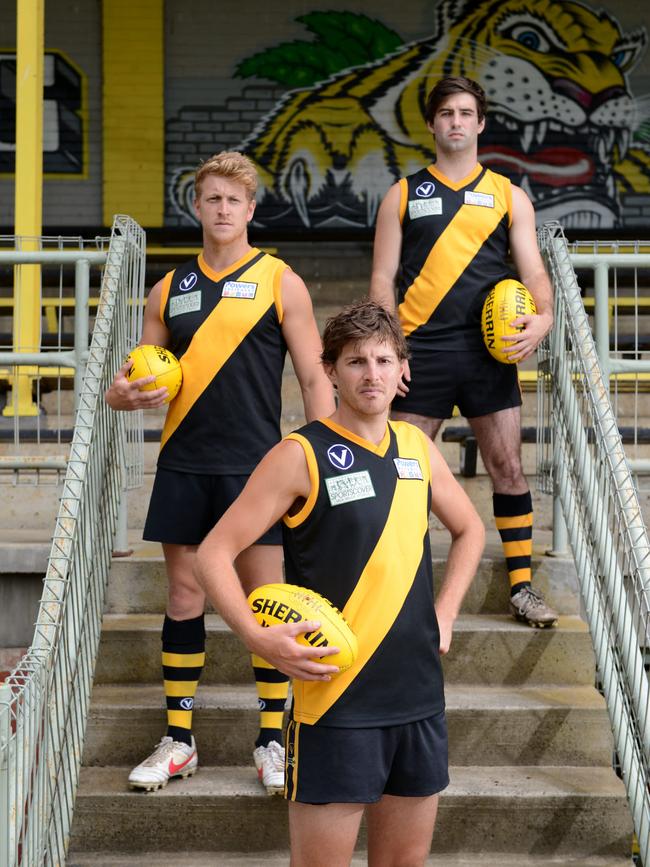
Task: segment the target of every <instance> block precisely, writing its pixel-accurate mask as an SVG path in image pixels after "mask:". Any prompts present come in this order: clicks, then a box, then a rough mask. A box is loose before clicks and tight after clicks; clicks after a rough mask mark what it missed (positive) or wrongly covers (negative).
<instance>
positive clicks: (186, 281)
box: [178, 271, 199, 292]
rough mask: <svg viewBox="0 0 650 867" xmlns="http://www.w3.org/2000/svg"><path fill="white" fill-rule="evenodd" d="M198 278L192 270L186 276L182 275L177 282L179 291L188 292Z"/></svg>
mask: <svg viewBox="0 0 650 867" xmlns="http://www.w3.org/2000/svg"><path fill="white" fill-rule="evenodd" d="M198 279H199V278H198V277H197V276H196V274H195V273H194V271H192V273H191V274H188V275H187V277H183V279H182V280H181V282H180V283H179V284H178V288H179V289H180V290H181V292H189V291H190V289H191V288H192V287H193V286H196V281H197V280H198Z"/></svg>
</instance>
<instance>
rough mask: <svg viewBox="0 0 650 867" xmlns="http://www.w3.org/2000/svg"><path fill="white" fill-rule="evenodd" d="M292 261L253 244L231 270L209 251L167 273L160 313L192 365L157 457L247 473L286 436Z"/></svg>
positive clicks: (184, 465)
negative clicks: (285, 281) (210, 259)
mask: <svg viewBox="0 0 650 867" xmlns="http://www.w3.org/2000/svg"><path fill="white" fill-rule="evenodd" d="M286 267H287V266H286V265H285V263H284V262H282V261H281V260H280V259H276V258H275V257H273V256H269V255H268V254H267V253H262V252H261V251H260V250H257V249H255V248H253V249H252V250H250V251H249V252H248V253H247V254H246V255H245V256H243V257H242V258H241V259H240V260H239V261H237V262H235V263H234V264H233V265H231V266H230V267H229V268H228V269H227V271H221V272H219V273H217V272H215V271H213V270H212V269H211V268H210V267H209V266H208V265H207V263H206V262H205V260H204V258H203V255H202V254H201V255H199V257H198V258H197V259H193V260H192V261H190V262H187V263H186V264H184V265H182V266H180V267H179V268H177V269H176V270H175V271H171V272H170V273H169V274H167V276H166V277H165V279H164V284H163V292H162V298H161V304H160V316H161V319H162V321H163V322H164V324H165V325H166V327H167V329H168V330H169V333H170V335H171V340H170V345H169V349H171V351H172V352H173V353H174V355H176V356H177V357H178V358H179V359H180V361H181V366H182V369H183V384H182V387H181V390H180V391H179V393H178V396H177V397H176V398H175V399H174V400H173V401H172V402H171V403H170V405H169V410H168V412H167V417H166V419H165V426H164V428H163V433H162V439H161V449H160V455H159V457H158V466H161V467H165V468H167V469H171V470H180V471H182V472H183V471H184V472H191V473H210V474H216V475H220V474H236V475H239V474H246V473H250V472H252V470H253V469H254V468H255V466H256V465H257V464H258V463H259V461H260V459H261V458H262V457H263V456H264V455H265V454H266V452H267V451H268V450H269V449H270V448H272V446H274V445H275V444H276V443H277V442H278V441H279V440H280V438H281V433H280V412H281V397H280V392H281V385H282V370H283V367H284V360H285V355H286V344H285V341H284V338H283V336H282V329H281V323H282V315H283V312H282V295H281V286H280V284H281V279H282V274H283V272H284V270H285V268H286Z"/></svg>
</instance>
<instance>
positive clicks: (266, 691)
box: [257, 680, 287, 702]
mask: <svg viewBox="0 0 650 867" xmlns="http://www.w3.org/2000/svg"><path fill="white" fill-rule="evenodd" d="M257 695H258V696H259V698H263V699H264V700H265V701H268V700H269V699H273V698H277V699H282V702H285V701H286V700H287V684H286V683H264V682H262V681H259V680H258V681H257Z"/></svg>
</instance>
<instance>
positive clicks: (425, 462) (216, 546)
mask: <svg viewBox="0 0 650 867" xmlns="http://www.w3.org/2000/svg"><path fill="white" fill-rule="evenodd" d="M406 355H407V349H406V343H405V341H404V336H403V334H402V332H401V328H400V325H399V322H398V321H397V319H396V318H395V316H393V315H392V314H391V313H389V312H388V311H387V310H386V309H385V308H383V307H381V306H380V305H378V304H375V303H373V302H364V303H360V304H357V305H353V306H350V307H348V308H345V309H344V310H342V311H341V312H340V313H339V314H338V315H336V316H334V317H332V319H330V320H329V321H328V322H327V325H326V327H325V331H324V333H323V355H322V358H323V366H324V368H325V371H326V373H327V375H328V377H329V378H330V380H331V382H332V384H333V385H334V387H335V388H336V390H337V393H338V405H337V408H336V411H335V412H334V413H332V414H331V415H329V416H328V417H324V418H320V419H317V420H315V421H313V422H311V423H310V424H308V425H305V426H304V427H302V428H300V429H299V430H298V431H295V432H294V433H292V434H289V436H287V437H285V439H284V440H283V441H282V442H281V443H280V444H279V445H277V446H276V447H275V448H274V449H272V450H271V451H270V452H269V454H268V455H267V456H266V457H265V458H264V459H263V460H262V461H261V463H260V464H259V466H258V467H257V469H256V470H255V472H254V473H253V474H252V476H251V477H250V479H249V481H248V484H247V485H246V487H245V488H244V490H243V492H242V493H241V495H240V496H239V497H238V499H237V500H236V501H235V503H233V505H232V506H231V507H230V509H229V510H228V511H227V512H226V514H225V515H224V516H223V518H222V519H221V520H220V521H219V523H218V524H217V525H216V527H215V528H214V529H213V530H212V532H211V533H209V535H208V536H207V537H206V539H205V541H204V542H203V544H202V545H201V547H200V548H199V551H198V554H197V577H198V579H199V581H200V583H201V585H202V586H203V588H204V590H205V592H206V593H207V595H208V597H209V598H210V599H211V600H212V602H213V603H214V605H215V607H216V608H217V610H218V611H219V612H220V613H221V615H222V616H223V618H224V619H225V620H226V622H227V623H228V624H229V625H230V626H231V627H232V629H233V630H234V631H235V632H237V633H238V635H239V636H240V637H241V638H242V640H243V641H244V643H245V644H246V646H247V647H248V649H249V650H250V651H251V652H253V653H255V654H257V655H259V656H261V657H262V658H264V659H267V660H268V661H269V662H271V663H272V664H273V665H274V666H275V667H276V668H278V669H279V670H280V671H284V672H285V673H286V674H288V675H290V676H291V677H292V678H294V685H293V698H294V700H293V706H292V709H291V719H290V722H289V727H288V731H287V781H286V788H285V797H286V798H287V800H288V801H289V830H290V836H291V864H292V865H293V867H344V865H349V863H350V860H351V858H352V854H353V851H354V845H355V841H356V838H357V834H358V831H359V825H360V822H361V818H362V816H363V814H364V812H365V814H366V824H367V829H368V864H369V865H370V867H388V865H395V864H409V865H413V867H416V865H424V864H425V863H426V860H427V857H428V854H429V850H430V847H431V836H432V834H433V828H434V823H435V818H436V811H437V806H438V793H439V792H440V791H442V789H444V788H445V787H446V786H447V783H448V769H447V728H446V721H445V710H444V694H443V683H442V671H441V665H440V658H439V656H440V654H444V653H446V652H447V650H448V649H449V646H450V643H451V641H452V632H453V625H454V622H455V620H456V617H457V616H458V612H459V610H460V604H461V601H462V599H463V596H464V594H465V592H466V591H467V588H468V586H469V584H470V582H471V580H472V578H473V576H474V573H475V571H476V567H477V565H478V563H479V560H480V557H481V552H482V550H483V542H484V528H483V525H482V523H481V520H480V518H479V516H478V515H477V513H476V510H475V509H474V507H473V506H472V504H471V502H470V501H469V499H468V497H467V495H466V494H465V492H464V491H463V489H462V488H461V487H460V485H459V484H458V482H457V481H456V480H455V479H454V477H453V475H452V474H451V472H450V470H449V468H448V466H447V464H446V463H445V461H444V460H443V458H442V456H441V455H440V452H439V451H438V449H437V448H436V447H435V446H434V444H433V443H432V442H431V440H430V439H429V438H428V437H427V436H425V434H424V433H423V432H422V431H421V430H419V429H418V428H416V427H415V426H413V425H410V424H406V423H404V422H401V421H400V422H393V421H390V422H389V421H388V412H389V409H390V403H391V401H392V399H393V397H394V395H395V391H396V389H397V384H398V382H399V381H400V380H401V377H402V373H403V370H404V363H405V361H406ZM430 511H431V512H433V513H434V514H435V515H436V516H437V517H438V518H439V519H440V521H441V523H442V524H443V525H444V526H445V527H446V528H447V529H448V531H449V533H450V539H451V544H450V547H449V553H448V557H447V560H446V565H445V572H444V575H443V578H442V581H441V582H440V586H439V588H438V592H437V595H436V598H435V600H434V595H433V576H432V566H431V551H430V547H429V512H430ZM279 518H282V520H283V534H284V535H283V544H284V554H285V569H286V577H287V581H288V582H290V583H293V584H300V585H302V586H304V587H308V588H310V589H311V590H315V591H316V592H318V593H321V594H322V595H324V596H326V597H327V598H328V599H330V601H331V602H333V604H334V605H335V606H336V607H337V608H339V609H340V610H341V611H342V612H343V616H344V617H345V618H346V620H347V621H348V623H349V624H350V627H351V628H352V630H353V631H354V633H355V634H356V636H357V641H358V647H359V650H358V654H357V658H356V659H355V661H354V663H353V664H352V666H351V667H350V668H348V669H346V670H345V671H344V672H339V671H338V669H337V668H336V667H335V666H332V665H330V664H328V656H330V655H331V654H333V653H336V652H337V648H334V647H329V648H323V649H322V651H321V652H322V656H321V658H320V660H314V659H312V657H313V656H314V650H313V648H311V647H305V646H304V645H302V644H298V643H297V641H296V640H295V639H296V636H297V635H299V634H300V633H304V632H309V631H312V630H314V629H317V628H318V627H319V625H320V624H319V623H318V622H317V621H307V622H305V621H303V622H301V623H290V624H281V625H279V626H270V627H263V626H260V624H258V622H257V620H256V619H255V617H254V616H253V614H252V613H251V610H250V608H249V606H248V604H247V601H246V595H245V590H244V589H243V588H242V584H241V582H240V580H239V578H238V576H237V573H236V571H235V569H234V567H233V564H234V563H235V562H236V560H237V557H238V555H239V552H240V551H241V550H244V549H245V548H246V547H247V546H248V545H249V544H250V542H251V540H252V539H254V538H256V536H258V535H259V534H260V533H262V532H264V530H265V529H266V527H268V526H270V525H272V524H273V523H274V522H275V521H277V520H278V519H279Z"/></svg>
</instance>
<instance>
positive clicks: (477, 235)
mask: <svg viewBox="0 0 650 867" xmlns="http://www.w3.org/2000/svg"><path fill="white" fill-rule="evenodd" d="M478 170H479V171H480V166H479V167H478ZM430 171H431V174H433V175H434V177H438V173H436V172H435V169H434V167H431V168H430ZM497 178H498V179H499V180H501V176H500V175H497V176H495V175H494V174H493V173H492V172H490V171H487V172H486V173H485V174H484V175H483V177H482V178H481V180H480V181H479V183H478V184H477V185H476V186H475V187H474V190H473V192H476V193H489V194H492V195H493V196H494V204H495V207H494V208H482V207H477V206H476V205H467V204H464V205H461V206H460V208H459V210H458V213H457V214H456V216H455V217H454V218H453V220H451V222H450V223H449V225H448V226H447V228H446V229H445V230H444V232H443V233H442V234H441V235H440V237H439V238H438V240H437V241H436V242H435V244H434V245H433V247H432V248H431V252H430V253H429V255H428V256H427V259H426V262H425V263H424V265H423V266H422V270H421V271H420V273H419V274H418V276H417V277H416V278H415V280H414V281H413V283H411V285H410V286H409V287H408V289H407V290H406V292H405V295H404V300H403V301H402V303H401V304H400V305H399V307H398V315H399V319H400V322H401V323H402V329H403V331H404V334H405V335H406V336H407V337H408V335H409V334H412V333H413V332H414V331H415V329H416V328H419V327H420V326H421V325H424V323H425V322H428V321H429V319H430V318H431V316H432V315H433V313H434V311H435V309H436V308H437V307H438V305H439V304H440V302H441V301H442V300H443V298H444V297H445V296H446V295H447V293H448V292H449V290H450V289H451V288H452V286H454V284H455V283H456V281H457V280H458V279H459V277H460V276H461V274H462V273H463V271H465V269H466V268H467V266H468V265H469V264H470V263H471V262H472V261H473V259H474V258H475V257H476V255H477V254H478V252H479V251H480V249H481V247H482V246H483V244H484V243H485V242H486V241H487V239H488V238H489V237H490V235H491V234H492V232H494V230H495V229H496V228H497V226H498V225H499V223H500V222H501V220H502V219H503V215H504V213H505V212H507V210H509V202H508V196H507V192H505V195H504V189H503V186H502V185H501V184H500V183H498V182H497ZM503 180H506V179H503ZM444 183H445V184H446V185H447V186H448V187H451V188H452V189H459V188H460V186H462V185H465V184H466V183H468V179H467V178H465V179H463V181H461V182H460V184H452V183H451V182H450V181H448V180H446V179H444ZM506 183H508V182H507V181H506ZM504 199H505V201H504Z"/></svg>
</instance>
